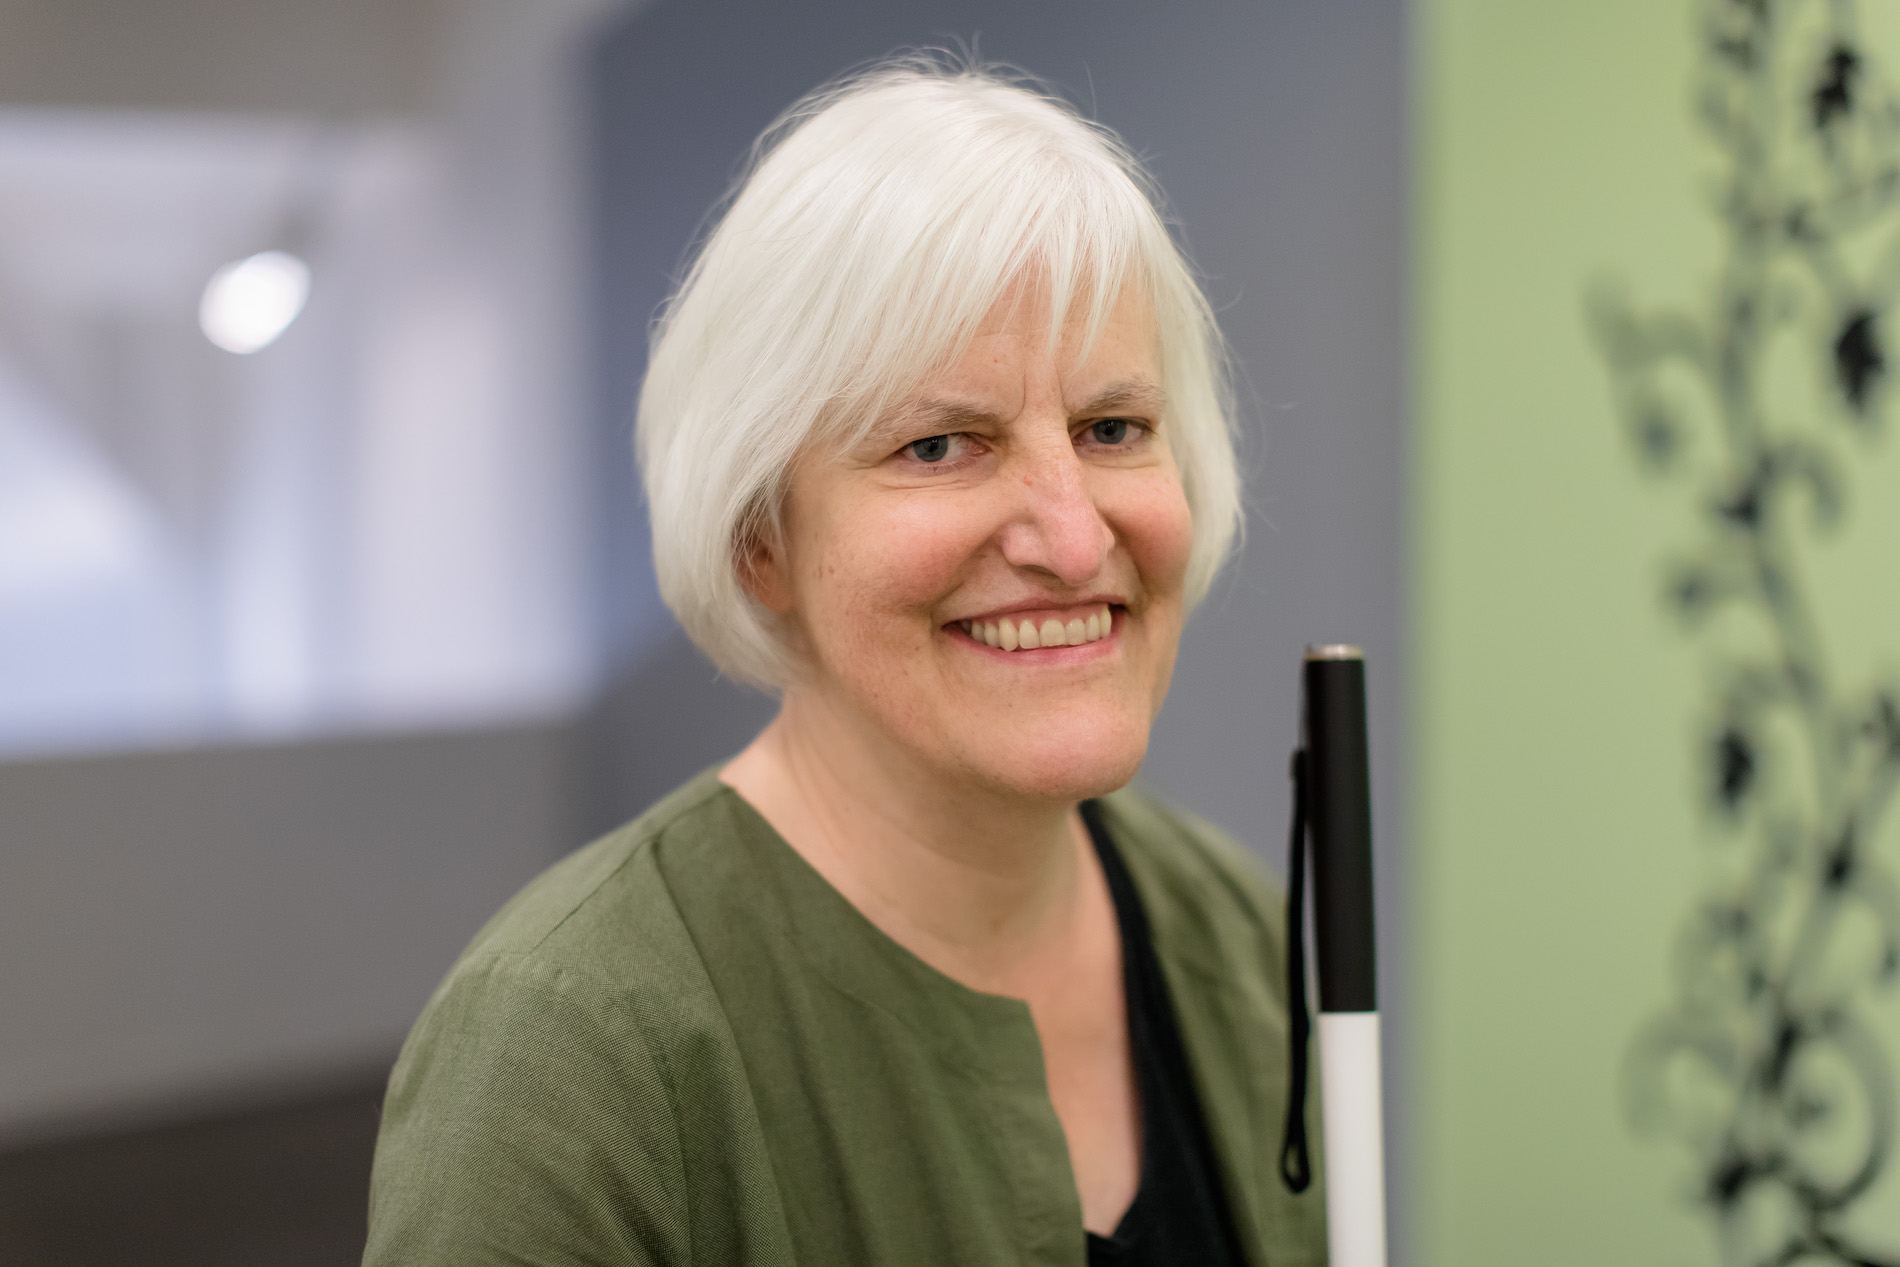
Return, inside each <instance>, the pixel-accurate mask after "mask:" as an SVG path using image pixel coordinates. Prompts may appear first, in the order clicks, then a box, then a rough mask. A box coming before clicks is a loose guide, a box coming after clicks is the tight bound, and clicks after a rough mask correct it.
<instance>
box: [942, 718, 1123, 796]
mask: <svg viewBox="0 0 1900 1267" xmlns="http://www.w3.org/2000/svg"><path fill="white" fill-rule="evenodd" d="M1025 732H1026V733H1025ZM1147 753H1148V722H1147V720H1146V719H1145V718H1144V719H1141V720H1140V721H1139V722H1138V723H1137V722H1135V721H1134V720H1133V719H1122V718H1101V717H1090V718H1080V719H1074V720H1073V721H1072V722H1071V723H1070V724H1068V725H1060V724H1054V725H1047V726H1030V727H1026V728H1022V729H1019V730H1018V731H1017V732H1016V734H1015V735H1014V741H1013V742H1010V743H1003V744H989V745H986V746H985V748H984V749H983V750H982V751H981V753H980V755H979V756H978V758H977V761H976V762H975V763H974V764H976V765H977V766H978V768H979V769H980V770H981V771H982V773H983V774H984V775H986V776H988V778H989V779H991V780H993V781H994V782H996V783H998V784H1001V785H1002V786H1004V787H1006V788H1008V789H1010V790H1011V791H1014V792H1016V793H1018V794H1020V795H1023V796H1030V797H1034V798H1036V799H1038V800H1048V801H1060V802H1063V803H1065V804H1072V803H1074V802H1076V801H1082V800H1087V799H1088V798H1089V797H1091V796H1101V795H1103V794H1105V793H1108V792H1113V791H1114V790H1115V789H1116V788H1118V787H1121V786H1123V785H1124V784H1126V783H1127V782H1128V781H1129V780H1130V779H1132V778H1134V777H1135V771H1136V770H1138V769H1140V768H1141V761H1142V758H1143V757H1145V756H1146V755H1147Z"/></svg>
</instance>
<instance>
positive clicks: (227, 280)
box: [198, 251, 310, 353]
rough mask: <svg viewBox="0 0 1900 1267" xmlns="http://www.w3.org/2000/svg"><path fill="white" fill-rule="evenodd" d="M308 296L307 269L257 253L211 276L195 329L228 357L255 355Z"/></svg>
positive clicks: (279, 254) (285, 256)
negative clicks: (198, 329) (232, 355)
mask: <svg viewBox="0 0 1900 1267" xmlns="http://www.w3.org/2000/svg"><path fill="white" fill-rule="evenodd" d="M309 295H310V266H309V265H308V264H305V263H304V262H303V261H302V260H300V259H298V258H297V257H296V256H294V255H292V254H290V253H289V252H287V251H260V252H259V253H258V254H256V255H253V256H251V257H249V258H248V259H241V260H237V261H234V262H233V263H230V264H226V265H225V266H224V267H223V268H221V269H219V270H218V271H217V272H215V273H213V274H212V275H211V280H210V281H209V282H207V283H206V284H205V293H204V298H203V299H202V300H200V301H199V303H198V324H199V326H200V327H201V328H202V329H203V330H204V332H205V338H207V339H209V340H211V341H212V342H213V343H215V344H217V345H218V346H219V347H221V348H223V349H224V350H225V351H227V352H237V353H249V352H255V351H257V350H258V349H259V348H263V347H268V346H270V344H271V343H272V342H273V341H275V340H276V338H277V336H278V335H280V334H282V333H283V332H284V329H285V328H286V327H287V326H289V325H290V323H291V322H293V321H295V320H296V319H297V314H298V313H299V312H302V311H303V303H304V300H305V299H307V298H309Z"/></svg>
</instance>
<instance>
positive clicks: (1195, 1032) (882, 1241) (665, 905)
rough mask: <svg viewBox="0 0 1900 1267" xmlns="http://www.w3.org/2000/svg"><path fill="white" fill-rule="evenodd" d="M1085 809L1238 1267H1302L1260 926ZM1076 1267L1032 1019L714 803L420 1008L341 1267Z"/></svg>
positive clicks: (541, 891)
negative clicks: (1105, 849)
mask: <svg viewBox="0 0 1900 1267" xmlns="http://www.w3.org/2000/svg"><path fill="white" fill-rule="evenodd" d="M1103 803H1104V805H1105V807H1106V810H1107V813H1106V815H1105V818H1106V820H1107V823H1108V826H1109V830H1110V832H1111V833H1112V834H1113V836H1114V838H1115V841H1116V844H1117V845H1118V846H1119V848H1120V849H1121V851H1122V853H1123V855H1124V856H1125V857H1126V859H1127V863H1128V869H1129V871H1130V872H1131V873H1132V874H1133V876H1134V879H1135V884H1136V888H1137V889H1138V890H1139V892H1140V895H1141V900H1142V904H1143V906H1144V908H1145V909H1146V911H1147V913H1148V919H1149V923H1150V925H1151V927H1152V936H1153V940H1154V947H1155V952H1156V954H1157V956H1158V957H1159V959H1160V961H1161V967H1162V971H1163V973H1164V974H1165V976H1166V978H1167V982H1168V988H1169V990H1170V991H1171V992H1172V994H1173V1001H1174V1006H1175V1010H1176V1012H1177V1013H1178V1015H1179V1021H1180V1028H1181V1033H1182V1038H1183V1040H1184V1042H1185V1044H1186V1046H1187V1052H1188V1057H1189V1061H1190V1063H1191V1065H1192V1067H1193V1071H1194V1076H1195V1079H1196V1083H1197V1085H1198V1088H1199V1091H1200V1096H1201V1103H1202V1106H1203V1109H1204V1111H1205V1114H1206V1117H1207V1125H1208V1128H1209V1131H1210V1133H1211V1135H1212V1138H1213V1142H1214V1147H1215V1152H1216V1155H1217V1158H1218V1161H1219V1164H1220V1169H1221V1175H1222V1179H1223V1181H1224V1185H1225V1190H1226V1193H1227V1197H1228V1204H1229V1206H1230V1207H1231V1208H1232V1210H1233V1214H1234V1219H1235V1222H1236V1225H1237V1231H1238V1232H1239V1234H1240V1241H1241V1243H1242V1244H1243V1245H1244V1246H1245V1247H1246V1250H1247V1255H1248V1261H1249V1263H1250V1264H1252V1267H1309V1265H1320V1264H1324V1263H1325V1261H1326V1250H1325V1230H1324V1229H1325V1214H1324V1198H1323V1196H1322V1195H1321V1192H1320V1185H1319V1184H1318V1183H1317V1182H1316V1183H1315V1184H1314V1186H1313V1187H1312V1188H1311V1189H1309V1190H1308V1191H1307V1192H1306V1193H1304V1194H1303V1195H1300V1196H1294V1195H1292V1194H1291V1193H1289V1192H1288V1191H1287V1190H1286V1188H1285V1187H1284V1186H1283V1185H1282V1183H1281V1181H1280V1178H1279V1173H1278V1151H1279V1142H1280V1134H1281V1128H1282V1118H1283V1114H1284V1112H1285V1105H1286V1082H1287V1078H1286V1042H1287V1039H1286V1000H1285V997H1284V993H1285V992H1284V988H1283V986H1282V981H1283V980H1284V967H1283V961H1282V957H1281V956H1282V953H1283V944H1284V943H1283V934H1282V928H1281V919H1280V914H1279V913H1280V903H1279V901H1278V900H1277V899H1276V898H1275V896H1274V895H1273V893H1272V892H1271V890H1270V888H1269V886H1268V884H1267V882H1266V881H1265V880H1264V878H1263V877H1262V876H1261V874H1260V873H1259V872H1258V870H1257V868H1256V867H1255V865H1254V864H1253V862H1252V860H1251V859H1250V858H1248V857H1247V856H1246V855H1245V854H1244V853H1243V851H1242V850H1241V849H1240V848H1239V847H1237V846H1236V845H1234V844H1232V843H1231V842H1229V841H1228V840H1226V839H1225V838H1223V837H1222V836H1220V835H1219V834H1218V833H1217V832H1215V831H1214V830H1213V829H1212V828H1210V827H1208V826H1206V825H1205V824H1203V823H1200V822H1198V821H1195V820H1193V819H1190V818H1187V817H1185V816H1183V815H1180V814H1177V813H1174V812H1172V811H1170V810H1168V809H1166V808H1164V807H1162V806H1161V805H1159V804H1158V803H1156V802H1155V801H1154V800H1152V799H1151V798H1149V797H1146V796H1144V795H1142V794H1140V793H1136V792H1127V791H1124V792H1118V793H1115V794H1113V795H1111V796H1109V797H1106V798H1105V799H1104V802H1103ZM1317 1098H1318V1097H1317V1095H1315V1096H1314V1097H1313V1099H1314V1100H1315V1101H1317ZM1314 1116H1315V1117H1317V1112H1316V1111H1314ZM1315 1126H1317V1123H1315ZM1312 1137H1313V1138H1314V1139H1317V1138H1318V1133H1317V1129H1315V1130H1314V1131H1313V1132H1312ZM1315 1169H1316V1170H1317V1169H1318V1166H1317V1161H1316V1163H1315ZM1086 1255H1087V1250H1086V1242H1085V1239H1084V1236H1083V1230H1082V1213H1081V1206H1080V1203H1079V1200H1078V1198H1077V1195H1076V1188H1075V1179H1074V1176H1073V1174H1072V1173H1071V1171H1070V1168H1069V1156H1068V1149H1067V1146H1066V1143H1065V1140H1064V1136H1063V1133H1062V1126H1061V1124H1060V1122H1059V1121H1058V1120H1057V1118H1056V1115H1055V1111H1054V1109H1053V1108H1052V1107H1051V1105H1050V1102H1049V1094H1048V1090H1047V1088H1046V1086H1045V1085H1044V1082H1043V1069H1042V1052H1041V1047H1040V1045H1039V1044H1038V1042H1037V1038H1036V1031H1035V1028H1034V1025H1033V1023H1032V1022H1031V1020H1030V1016H1029V1009H1028V1007H1027V1005H1025V1004H1024V1003H1022V1002H1021V1001H1020V1000H1016V999H1008V998H1002V997H999V996H996V995H989V994H981V993H978V992H976V991H974V990H970V989H967V988H965V987H963V986H961V985H959V984H957V983H956V982H954V981H952V980H950V979H949V978H948V977H946V976H944V975H943V974H942V973H939V972H937V971H936V970H935V969H933V968H931V967H929V966H928V965H926V964H925V963H924V962H923V961H922V960H920V959H917V958H916V957H915V956H913V955H911V954H910V953H909V952H908V951H906V950H904V949H903V948H902V947H900V946H898V945H897V943H895V942H894V941H892V940H891V939H890V938H889V937H887V936H885V935H884V934H883V933H882V932H880V931H878V929H877V928H876V927H874V926H873V925H872V924H871V923H870V922H869V921H868V920H866V919H865V918H864V917H863V916H862V915H861V914H859V912H858V911H857V909H856V908H854V907H853V906H851V905H850V903H848V902H847V901H845V899H844V898H843V897H842V896H841V895H840V894H839V893H838V892H837V891H836V890H835V889H833V888H832V887H831V886H830V885H829V884H827V883H826V882H825V881H824V880H823V879H822V878H820V876H819V875H818V873H817V872H816V871H814V870H812V869H811V867H810V866H809V865H808V864H807V863H806V862H805V861H804V859H803V858H801V857H800V856H799V855H798V854H797V853H796V852H795V851H793V850H792V848H791V847H790V846H789V845H787V844H786V843H785V842H784V840H783V839H782V838H780V837H779V836H778V834H777V833H776V832H774V831H773V830H772V828H771V827H770V826H769V825H767V824H766V822H765V820H764V819H762V818H761V817H759V815H758V814H757V813H756V812H755V811H754V810H753V809H752V808H751V807H750V806H749V805H748V804H747V803H746V802H745V801H744V799H743V798H741V797H740V796H739V795H738V794H737V793H735V792H733V791H732V790H731V789H729V788H727V787H726V786H725V785H724V784H722V783H720V782H719V781H718V779H717V777H716V775H715V774H714V773H712V772H708V773H707V774H704V775H701V776H700V777H699V778H697V779H695V780H693V781H692V782H691V783H689V784H687V785H686V786H685V787H683V788H681V789H680V790H679V791H677V792H675V793H674V794H673V795H672V796H670V797H668V798H667V799H666V800H664V801H662V802H661V803H660V804H659V805H657V806H655V807H654V808H653V809H652V810H650V811H649V812H647V813H646V814H645V815H643V816H642V817H641V818H640V819H638V820H637V821H635V822H634V823H632V824H630V825H628V826H626V827H624V828H622V829H620V830H619V831H617V832H615V833H613V834H612V835H610V836H608V837H606V838H605V839H603V840H600V841H597V842H596V843H594V844H593V845H590V846H589V847H587V848H585V849H583V850H581V851H580V852H578V853H576V854H574V855H573V856H572V857H570V858H568V859H566V860H565V861H563V862H561V863H559V864H558V865H556V866H555V867H553V868H552V869H550V870H549V871H548V872H547V873H546V874H544V875H542V876H541V877H540V878H539V879H537V880H535V881H534V882H533V883H532V884H530V885H529V886H528V887H527V888H526V889H524V890H523V891H522V892H521V894H520V895H519V896H517V897H516V898H515V899H514V900H513V901H511V902H510V903H509V904H508V905H507V906H506V907H504V908H503V909H502V911H501V912H500V913H499V914H497V915H496V916H495V918H494V919H493V920H491V921H490V922H489V924H488V926H487V927H486V928H485V929H483V931H482V932H481V933H480V934H479V935H478V936H477V937H476V938H475V940H474V942H473V943H472V944H471V945H470V946H469V948H468V949H467V950H466V951H465V952H464V953H463V955H462V957H461V959H460V960H459V961H458V962H457V963H456V965H455V967H454V969H453V970H451V971H450V973H449V975H448V978H447V979H446V980H445V981H444V982H443V983H442V985H441V987H440V988H439V989H437V991H436V993H435V997H434V998H433V999H431V1000H430V1002H429V1005H428V1008H427V1009H426V1010H425V1011H424V1012H423V1014H422V1018H421V1020H419V1021H418V1022H417V1023H416V1027H415V1029H414V1031H413V1032H412V1033H411V1034H410V1036H409V1041H408V1042H407V1043H406V1044H405V1045H404V1047H403V1051H402V1055H401V1058H400V1059H399V1060H398V1061H397V1063H396V1068H395V1071H394V1073H393V1074H392V1075H391V1077H390V1082H389V1094H388V1098H387V1100H386V1102H385V1104H384V1109H383V1124H382V1135H381V1138H380V1139H379V1140H378V1141H377V1146H376V1169H375V1178H374V1181H373V1183H372V1191H371V1198H370V1236H369V1249H368V1252H367V1254H366V1255H365V1258H364V1262H365V1263H366V1264H371V1265H374V1267H483V1265H486V1264H501V1263H508V1264H535V1265H536V1267H554V1265H556V1264H561V1265H567V1264H655V1265H664V1267H687V1265H688V1264H691V1265H693V1267H727V1265H731V1267H739V1265H740V1264H744V1265H745V1267H781V1265H784V1267H790V1265H791V1264H800V1265H801V1267H857V1265H866V1267H868V1265H871V1264H876V1265H878V1267H936V1265H941V1267H980V1265H982V1267H986V1265H989V1264H998V1265H1000V1264H1035V1265H1037V1267H1042V1265H1045V1264H1046V1265H1047V1267H1082V1264H1084V1262H1085V1260H1086Z"/></svg>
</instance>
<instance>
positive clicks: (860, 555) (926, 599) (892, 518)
mask: <svg viewBox="0 0 1900 1267" xmlns="http://www.w3.org/2000/svg"><path fill="white" fill-rule="evenodd" d="M972 512H973V508H972V507H968V506H964V505H962V504H960V503H959V501H958V499H956V498H954V497H950V496H943V497H931V496H925V497H911V498H893V499H888V502H887V504H885V505H876V504H872V505H861V506H858V507H841V508H840V511H839V513H838V514H836V515H834V516H832V517H831V519H830V521H829V522H828V523H827V524H826V526H825V530H824V531H823V534H822V537H823V539H822V540H821V541H811V542H809V543H807V544H808V545H810V546H813V547H816V548H815V549H812V550H811V551H810V553H809V554H808V556H807V557H808V558H810V559H811V560H812V563H811V566H810V568H809V570H808V571H807V572H806V573H805V576H804V578H803V581H804V583H803V584H802V585H801V587H800V588H801V589H802V590H803V591H804V595H803V596H802V597H801V602H800V605H801V606H802V607H804V608H805V610H806V616H807V619H808V620H811V621H812V622H813V623H814V624H815V625H819V626H824V625H830V624H834V623H836V622H840V621H844V622H849V623H850V624H851V625H853V626H855V627H856V628H857V629H858V630H861V631H862V633H863V634H865V635H868V634H869V626H871V625H873V624H887V623H888V622H890V621H892V620H905V619H914V618H915V617H917V616H918V615H919V614H920V613H922V614H927V613H929V611H930V609H931V608H933V607H934V606H935V604H936V603H937V602H938V601H939V600H940V599H941V598H942V597H943V595H944V594H946V593H948V592H949V591H950V590H951V589H953V588H954V587H955V585H956V582H957V580H958V579H959V577H960V576H961V575H962V573H963V571H964V569H965V567H966V566H967V565H968V563H969V561H970V559H971V557H972V556H973V555H974V554H975V553H976V552H977V550H978V549H979V547H981V545H982V544H983V542H984V540H985V539H986V538H987V530H986V528H985V526H984V524H983V523H982V522H980V516H978V515H976V514H974V513H972ZM834 632H837V633H841V634H842V636H843V639H844V640H845V641H856V640H857V637H858V635H856V634H854V632H853V630H851V629H846V630H842V631H834ZM888 637H889V631H888V628H887V629H885V630H884V631H883V632H882V633H880V634H879V636H878V638H870V637H865V638H864V641H865V642H867V643H875V642H877V641H878V640H879V639H880V638H882V639H887V638H888Z"/></svg>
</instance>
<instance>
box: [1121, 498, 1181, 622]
mask: <svg viewBox="0 0 1900 1267" xmlns="http://www.w3.org/2000/svg"><path fill="white" fill-rule="evenodd" d="M1111 519H1112V522H1113V524H1114V526H1115V529H1116V534H1117V535H1118V536H1119V537H1120V538H1121V540H1122V544H1123V545H1124V546H1125V547H1126V549H1127V550H1128V553H1129V555H1130V557H1132V558H1133V559H1134V562H1135V567H1136V569H1137V570H1138V571H1139V572H1140V574H1141V582H1142V588H1143V589H1144V590H1145V591H1146V592H1147V595H1148V597H1149V599H1150V600H1154V599H1163V598H1171V597H1175V596H1177V595H1179V594H1180V592H1181V586H1182V584H1183V582H1184V581H1185V579H1186V577H1187V565H1188V552H1189V551H1190V550H1191V549H1192V547H1193V545H1194V516H1193V514H1192V513H1191V512H1190V511H1189V510H1188V504H1187V494H1186V493H1185V492H1184V491H1182V488H1181V482H1180V480H1178V479H1176V478H1175V477H1174V475H1173V473H1172V472H1168V473H1166V474H1162V473H1160V472H1157V473H1156V477H1155V478H1150V479H1144V480H1142V481H1140V482H1139V483H1138V484H1135V485H1133V486H1132V487H1130V488H1128V489H1126V490H1124V492H1123V495H1122V496H1121V497H1120V498H1118V500H1117V504H1116V506H1115V509H1114V511H1113V512H1112V515H1111Z"/></svg>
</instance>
